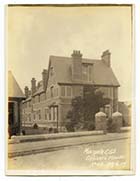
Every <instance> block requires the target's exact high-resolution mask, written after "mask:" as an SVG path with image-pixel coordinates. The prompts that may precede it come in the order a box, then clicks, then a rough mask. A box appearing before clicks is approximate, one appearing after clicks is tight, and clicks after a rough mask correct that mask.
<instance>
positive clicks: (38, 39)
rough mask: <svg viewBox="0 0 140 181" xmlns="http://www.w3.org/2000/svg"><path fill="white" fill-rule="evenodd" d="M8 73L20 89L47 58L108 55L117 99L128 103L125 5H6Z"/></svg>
mask: <svg viewBox="0 0 140 181" xmlns="http://www.w3.org/2000/svg"><path fill="white" fill-rule="evenodd" d="M7 12H8V16H7V20H8V28H7V30H8V33H7V35H8V38H7V43H8V46H7V47H8V49H7V50H8V51H7V58H8V65H7V67H8V69H9V70H11V71H12V72H13V75H14V76H15V78H16V80H17V82H18V83H19V85H20V87H21V88H22V90H23V89H24V87H25V86H26V85H27V86H29V87H30V80H31V78H32V77H35V78H36V79H37V81H38V80H41V72H42V70H43V69H44V68H47V67H48V60H49V56H50V55H58V56H68V57H69V56H70V55H71V53H72V51H73V50H74V49H75V50H80V51H81V52H82V54H83V57H84V58H93V59H94V58H99V59H100V57H101V54H102V52H103V51H104V50H107V49H109V50H110V52H111V66H112V68H113V71H114V73H115V75H116V77H117V79H118V81H119V83H120V85H121V87H120V88H119V100H125V101H130V100H131V93H132V91H131V88H132V86H131V83H132V63H133V62H132V52H131V45H132V43H131V8H130V7H118V6H116V7H115V6H114V7H106V6H102V7H101V6H100V7H97V6H95V7H45V6H44V7H9V8H8V11H7Z"/></svg>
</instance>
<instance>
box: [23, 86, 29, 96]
mask: <svg viewBox="0 0 140 181" xmlns="http://www.w3.org/2000/svg"><path fill="white" fill-rule="evenodd" d="M24 92H25V96H26V98H28V97H29V88H28V87H27V86H25V88H24Z"/></svg>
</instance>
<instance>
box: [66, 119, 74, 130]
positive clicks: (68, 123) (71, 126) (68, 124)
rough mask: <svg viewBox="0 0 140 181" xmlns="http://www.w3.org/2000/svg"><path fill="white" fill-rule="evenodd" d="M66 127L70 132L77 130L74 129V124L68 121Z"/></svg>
mask: <svg viewBox="0 0 140 181" xmlns="http://www.w3.org/2000/svg"><path fill="white" fill-rule="evenodd" d="M65 127H66V129H67V131H68V132H74V131H75V129H74V125H73V123H72V122H70V121H67V122H66V124H65Z"/></svg>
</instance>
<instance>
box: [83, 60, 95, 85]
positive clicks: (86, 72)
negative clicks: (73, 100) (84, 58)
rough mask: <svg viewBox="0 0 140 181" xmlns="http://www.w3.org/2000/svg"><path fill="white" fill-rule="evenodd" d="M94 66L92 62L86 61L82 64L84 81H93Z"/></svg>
mask: <svg viewBox="0 0 140 181" xmlns="http://www.w3.org/2000/svg"><path fill="white" fill-rule="evenodd" d="M92 68H93V65H92V64H91V65H90V64H86V63H85V64H83V65H82V77H83V81H88V82H91V81H92Z"/></svg>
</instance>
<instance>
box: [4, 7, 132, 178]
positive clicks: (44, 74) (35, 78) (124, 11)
mask: <svg viewBox="0 0 140 181" xmlns="http://www.w3.org/2000/svg"><path fill="white" fill-rule="evenodd" d="M5 11H6V15H5V16H6V18H5V29H6V78H7V79H6V80H7V105H6V106H7V109H6V110H7V111H6V113H7V115H6V116H7V119H6V130H5V132H6V140H7V144H6V148H7V149H6V151H7V156H6V174H7V175H52V176H55V175H132V174H134V173H135V166H134V165H135V138H134V133H135V126H134V125H135V119H134V113H133V106H134V105H133V104H134V85H133V82H134V53H133V51H134V47H133V38H134V37H133V36H134V35H133V13H134V12H133V11H134V8H133V5H132V4H128V5H127V4H125V5H123V4H122V5H121V4H120V5H117V4H114V5H113V4H61V5H58V4H57V5H54V4H53V5H51V4H46V5H45V4H44V5H39V4H38V5H37V4H36V5H35V4H28V5H26V4H24V5H22V4H20V5H15V4H14V5H13V4H9V5H7V6H6V7H5Z"/></svg>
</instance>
